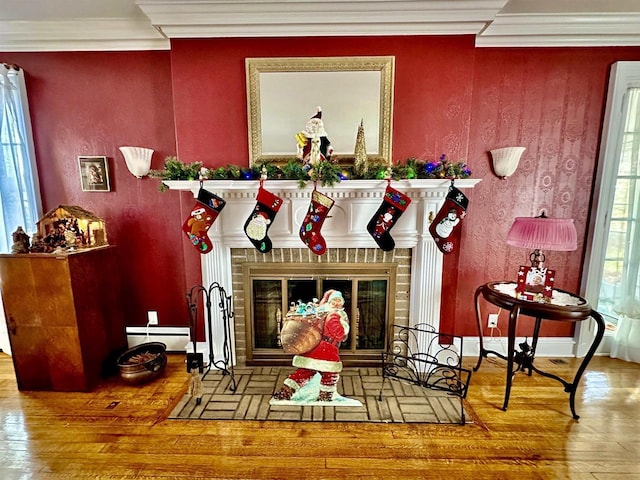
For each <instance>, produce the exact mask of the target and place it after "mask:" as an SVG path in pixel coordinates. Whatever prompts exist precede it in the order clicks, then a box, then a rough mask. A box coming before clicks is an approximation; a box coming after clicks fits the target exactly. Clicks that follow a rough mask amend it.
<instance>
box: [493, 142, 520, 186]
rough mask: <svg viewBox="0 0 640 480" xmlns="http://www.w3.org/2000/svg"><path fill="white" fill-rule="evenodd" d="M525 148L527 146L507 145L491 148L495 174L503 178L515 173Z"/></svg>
mask: <svg viewBox="0 0 640 480" xmlns="http://www.w3.org/2000/svg"><path fill="white" fill-rule="evenodd" d="M525 150H526V148H525V147H505V148H496V149H495V150H491V158H492V159H493V171H494V172H495V174H496V175H497V176H499V177H500V178H502V179H503V180H504V179H505V178H507V177H510V176H511V175H513V172H515V171H516V168H518V163H520V157H521V156H522V153H523V152H524V151H525Z"/></svg>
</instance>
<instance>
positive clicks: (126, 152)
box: [120, 147, 153, 178]
mask: <svg viewBox="0 0 640 480" xmlns="http://www.w3.org/2000/svg"><path fill="white" fill-rule="evenodd" d="M120 151H121V152H122V156H123V157H124V161H125V162H127V168H128V169H129V171H130V172H131V174H132V175H134V176H136V177H138V178H142V177H144V176H145V175H146V174H147V173H149V170H150V169H151V156H152V155H153V150H152V149H150V148H143V147H120Z"/></svg>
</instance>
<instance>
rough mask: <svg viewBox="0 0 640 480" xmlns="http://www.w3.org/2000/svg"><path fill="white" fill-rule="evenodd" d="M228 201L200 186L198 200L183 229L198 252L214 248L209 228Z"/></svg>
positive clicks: (205, 251) (206, 251) (207, 251)
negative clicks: (208, 231) (208, 232)
mask: <svg viewBox="0 0 640 480" xmlns="http://www.w3.org/2000/svg"><path fill="white" fill-rule="evenodd" d="M226 203H227V202H225V201H224V200H223V199H222V198H220V197H218V196H217V195H214V194H213V193H211V192H209V191H207V190H205V189H204V188H200V191H199V192H198V201H197V202H196V204H195V205H194V207H193V208H192V209H191V213H190V214H189V218H187V220H186V221H185V222H184V224H183V225H182V231H183V232H184V233H185V234H186V235H187V237H189V240H191V243H193V246H194V247H196V250H198V252H200V253H209V252H210V251H211V249H212V248H213V246H212V245H211V240H210V239H209V235H208V234H207V230H209V228H210V227H211V225H213V222H215V220H216V218H218V214H219V213H220V212H221V211H222V209H223V208H224V206H225V204H226Z"/></svg>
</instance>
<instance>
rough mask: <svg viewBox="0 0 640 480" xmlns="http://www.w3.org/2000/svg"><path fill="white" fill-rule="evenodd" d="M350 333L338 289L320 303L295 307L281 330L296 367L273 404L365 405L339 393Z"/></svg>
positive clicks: (347, 318) (284, 346) (275, 394)
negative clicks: (344, 346)
mask: <svg viewBox="0 0 640 480" xmlns="http://www.w3.org/2000/svg"><path fill="white" fill-rule="evenodd" d="M348 333H349V317H348V316H347V314H346V312H345V311H344V298H343V296H342V293H341V292H339V291H337V290H328V291H327V292H325V294H324V295H323V297H322V300H320V302H319V303H315V302H310V303H308V304H304V303H302V302H298V305H294V306H292V309H291V310H290V311H289V313H287V316H286V319H285V321H284V325H283V327H282V331H281V336H280V339H281V343H282V348H283V349H284V351H285V352H287V353H295V355H294V357H293V362H292V363H293V366H294V367H297V370H296V371H294V372H293V373H292V374H291V375H289V376H288V377H287V378H286V379H285V381H284V385H283V386H282V388H281V389H280V390H278V391H277V392H275V393H274V394H273V396H272V399H271V402H270V403H271V405H282V404H294V405H314V404H320V405H323V404H327V403H339V404H340V405H346V406H361V405H362V404H361V403H360V402H359V401H358V400H354V399H350V398H346V397H343V396H341V395H339V394H338V392H337V384H338V380H339V378H340V372H341V371H342V362H341V360H340V352H339V348H340V343H341V342H342V341H343V340H344V339H345V338H346V336H347V334H348Z"/></svg>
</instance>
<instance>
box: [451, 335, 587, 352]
mask: <svg viewBox="0 0 640 480" xmlns="http://www.w3.org/2000/svg"><path fill="white" fill-rule="evenodd" d="M462 341H463V343H462V349H463V350H462V351H463V354H464V356H465V357H468V356H477V355H478V353H479V350H480V341H479V340H478V337H463V339H462ZM524 341H525V337H516V348H517V347H518V345H519V344H520V343H522V342H524ZM483 342H484V348H485V349H486V350H493V351H495V352H498V353H501V354H503V355H506V352H507V337H484V338H483ZM527 342H528V343H529V345H531V338H530V337H529V338H528V339H527ZM575 343H576V342H575V340H574V338H573V337H540V338H539V339H538V346H537V348H536V357H575V353H574V347H575Z"/></svg>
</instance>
